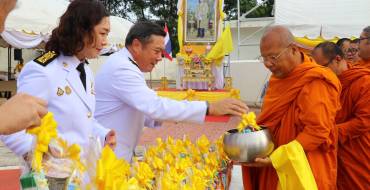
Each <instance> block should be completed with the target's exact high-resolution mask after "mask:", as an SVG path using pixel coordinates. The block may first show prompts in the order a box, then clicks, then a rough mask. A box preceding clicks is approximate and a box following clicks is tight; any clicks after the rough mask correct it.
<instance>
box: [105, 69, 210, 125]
mask: <svg viewBox="0 0 370 190" xmlns="http://www.w3.org/2000/svg"><path fill="white" fill-rule="evenodd" d="M132 67H135V66H134V65H133V66H132ZM113 75H114V76H113V78H114V81H111V82H112V86H113V90H114V91H115V92H114V93H115V94H117V95H118V96H119V98H120V99H121V101H123V102H125V103H126V104H128V105H130V106H132V107H134V108H135V109H137V110H139V111H141V112H143V113H144V114H145V115H146V116H149V117H150V118H152V119H156V120H172V121H189V122H195V123H202V122H204V118H205V114H206V110H207V105H206V103H205V102H202V101H176V100H171V99H168V98H162V97H159V96H158V95H157V94H156V93H155V91H153V90H151V89H150V88H149V87H148V86H147V84H146V82H145V79H144V77H143V75H142V73H141V72H140V71H139V70H136V69H133V68H130V67H126V68H122V67H121V68H119V69H118V70H116V71H115V72H114V73H113Z"/></svg>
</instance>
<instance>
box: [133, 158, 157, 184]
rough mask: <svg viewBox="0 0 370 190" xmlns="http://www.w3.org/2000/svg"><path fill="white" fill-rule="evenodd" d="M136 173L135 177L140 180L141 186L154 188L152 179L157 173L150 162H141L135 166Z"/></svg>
mask: <svg viewBox="0 0 370 190" xmlns="http://www.w3.org/2000/svg"><path fill="white" fill-rule="evenodd" d="M135 171H136V175H135V178H136V179H137V180H138V182H139V185H140V186H141V187H146V188H147V189H153V186H152V183H151V182H152V180H153V179H154V177H155V175H154V173H153V171H152V169H151V168H150V166H149V164H147V163H145V162H139V163H137V165H136V166H135Z"/></svg>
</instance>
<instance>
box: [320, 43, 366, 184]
mask: <svg viewBox="0 0 370 190" xmlns="http://www.w3.org/2000/svg"><path fill="white" fill-rule="evenodd" d="M314 52H317V53H318V54H319V53H321V55H323V56H322V57H321V58H322V59H316V57H314V58H315V60H317V61H316V62H317V63H318V64H321V65H323V64H326V63H328V62H329V64H327V67H329V68H330V69H331V70H332V71H333V72H334V73H335V74H336V75H337V76H338V78H339V80H340V82H341V84H342V93H341V96H340V102H341V105H342V109H341V110H340V111H339V112H338V113H337V116H336V123H337V125H336V126H337V127H338V132H339V137H338V140H339V147H338V180H337V187H338V189H339V190H349V189H356V190H368V189H370V161H369V159H370V151H369V150H370V70H369V69H367V68H364V67H357V66H352V65H351V64H348V63H347V62H346V60H344V56H343V53H342V52H341V51H340V49H339V47H337V46H336V45H335V44H334V43H332V42H324V43H321V44H319V45H318V46H317V47H316V48H315V50H314ZM330 60H331V61H330Z"/></svg>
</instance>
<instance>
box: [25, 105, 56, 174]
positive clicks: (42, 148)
mask: <svg viewBox="0 0 370 190" xmlns="http://www.w3.org/2000/svg"><path fill="white" fill-rule="evenodd" d="M26 132H27V133H29V134H32V135H35V136H36V147H35V150H34V152H33V159H32V168H33V169H34V170H35V171H36V172H40V171H41V169H42V156H43V154H44V153H46V152H47V151H48V149H49V143H50V140H51V139H52V138H55V137H57V123H56V122H55V120H54V118H53V114H52V113H51V112H48V113H47V114H46V115H45V116H44V118H42V119H41V125H40V126H38V127H34V128H31V129H27V130H26Z"/></svg>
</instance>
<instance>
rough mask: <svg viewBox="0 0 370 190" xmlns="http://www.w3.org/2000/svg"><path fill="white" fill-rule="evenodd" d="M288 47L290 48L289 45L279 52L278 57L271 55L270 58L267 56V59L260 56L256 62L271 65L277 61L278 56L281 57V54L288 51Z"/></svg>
mask: <svg viewBox="0 0 370 190" xmlns="http://www.w3.org/2000/svg"><path fill="white" fill-rule="evenodd" d="M289 46H290V44H289V45H288V46H287V47H286V48H284V49H283V50H281V52H280V53H279V54H278V55H272V56H267V57H263V56H262V55H260V56H259V57H258V60H259V61H260V62H262V63H265V62H267V61H270V62H272V63H276V62H277V61H278V60H279V58H280V56H281V55H283V53H284V52H286V50H287V49H289Z"/></svg>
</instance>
